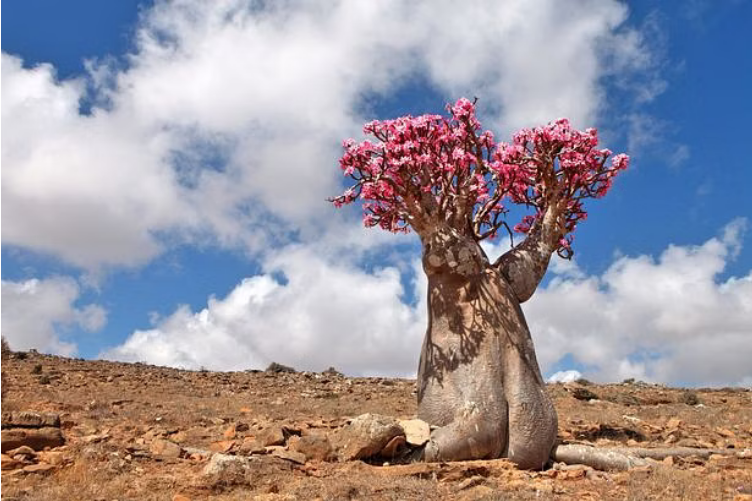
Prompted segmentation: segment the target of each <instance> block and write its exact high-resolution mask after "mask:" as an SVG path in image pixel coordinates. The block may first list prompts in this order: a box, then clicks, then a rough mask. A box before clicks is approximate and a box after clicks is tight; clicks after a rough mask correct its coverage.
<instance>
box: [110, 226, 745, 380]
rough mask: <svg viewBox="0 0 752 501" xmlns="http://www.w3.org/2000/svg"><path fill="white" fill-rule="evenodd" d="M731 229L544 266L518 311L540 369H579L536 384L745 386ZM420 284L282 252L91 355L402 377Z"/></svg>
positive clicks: (740, 288)
mask: <svg viewBox="0 0 752 501" xmlns="http://www.w3.org/2000/svg"><path fill="white" fill-rule="evenodd" d="M745 225H746V222H745V220H737V221H734V222H732V223H731V224H729V225H728V226H727V227H726V228H725V229H724V231H723V232H722V234H721V236H720V237H717V238H711V239H709V240H708V241H706V242H705V243H703V244H702V245H697V246H692V245H688V246H675V245H671V246H669V247H668V248H667V249H666V250H665V251H664V252H663V253H662V254H661V255H660V256H659V257H658V258H657V259H655V258H653V257H651V256H645V255H643V256H634V257H629V256H624V257H620V258H617V259H616V260H615V262H614V263H613V264H612V265H611V266H610V267H609V268H608V269H607V270H606V271H605V272H604V273H603V274H601V275H588V274H586V273H585V272H583V271H582V270H580V269H579V268H578V267H577V266H576V264H572V263H568V262H567V263H568V264H562V263H560V262H557V261H554V264H553V266H552V267H551V273H552V274H553V278H552V280H551V281H550V282H549V283H548V285H547V286H546V287H543V288H541V289H539V290H538V291H537V292H536V294H535V296H533V299H531V300H530V301H529V302H527V303H525V304H524V305H523V308H524V310H525V313H526V316H527V319H528V322H529V324H530V328H531V331H532V334H533V338H534V341H535V344H536V346H537V349H538V360H539V361H540V363H541V369H542V371H543V372H544V373H548V372H550V370H551V368H552V367H554V366H556V365H558V366H561V363H562V362H563V360H565V359H570V360H572V361H573V362H574V363H576V364H578V369H579V370H574V369H569V370H562V371H559V372H557V373H555V374H554V375H552V376H551V378H550V379H549V380H551V381H562V382H566V381H569V380H572V379H577V378H579V377H581V376H583V375H584V376H585V377H588V378H592V379H596V380H600V381H620V380H622V379H625V378H628V377H635V378H639V379H643V380H652V381H660V382H666V383H673V384H687V385H726V384H743V382H744V381H748V380H749V378H750V377H752V374H751V373H750V371H749V363H748V360H749V359H750V357H752V345H750V335H752V324H751V323H750V318H752V274H748V275H746V276H744V277H729V278H726V279H725V280H722V281H720V280H718V276H719V274H721V273H722V272H723V270H724V267H725V265H726V264H727V263H728V262H729V261H730V260H731V259H733V258H734V255H735V254H736V253H738V252H739V250H740V245H741V241H742V235H743V230H744V228H745ZM488 250H490V251H495V250H498V249H495V248H493V247H489V249H488ZM401 259H404V257H402V258H401ZM406 283H407V284H409V288H410V289H409V290H408V289H406V287H405V285H404V284H406ZM425 288H426V282H425V278H424V275H423V272H422V270H421V269H420V266H419V263H417V262H415V261H413V264H412V266H411V267H410V268H409V269H403V270H401V271H400V270H398V269H397V268H395V267H385V268H377V269H373V270H371V271H364V269H363V267H362V266H361V265H358V263H357V262H355V261H354V260H352V259H348V258H347V255H346V254H345V258H344V259H343V260H339V261H333V260H330V259H327V258H326V257H325V255H324V253H322V252H320V249H316V248H315V246H313V247H312V246H295V247H289V248H287V249H286V250H284V251H283V252H281V253H280V254H278V255H277V256H276V257H274V258H272V259H269V260H268V261H267V262H266V263H265V266H264V273H263V274H260V275H257V276H254V277H250V278H247V279H245V280H243V281H242V282H241V283H240V284H239V285H238V286H237V287H236V288H235V289H234V290H233V291H232V292H231V293H230V294H228V295H227V296H226V297H224V298H220V299H217V298H213V297H212V298H210V300H209V302H208V304H207V307H206V308H204V309H203V310H201V311H198V312H193V311H191V310H190V309H189V308H187V307H184V306H183V307H180V308H178V309H177V311H175V313H174V314H173V315H171V316H169V317H168V318H166V319H164V320H161V321H160V322H158V324H157V325H156V326H155V327H154V328H153V329H150V330H144V331H136V332H134V333H133V334H132V335H131V336H130V338H129V339H128V340H127V341H126V342H125V343H123V344H122V345H120V346H118V347H116V348H114V349H112V350H110V351H108V352H107V353H105V354H104V356H106V357H108V358H115V359H120V360H130V361H136V360H144V361H148V362H151V363H158V364H166V365H177V366H184V367H200V366H205V367H211V368H217V369H220V368H221V369H244V368H263V367H264V366H266V365H267V364H268V363H269V362H271V361H278V362H282V363H286V364H291V365H293V366H295V367H298V368H300V369H309V370H321V369H322V368H325V367H328V366H330V365H334V366H336V367H337V368H338V369H340V370H344V371H345V372H348V373H350V374H364V373H365V374H373V373H378V374H400V375H414V374H415V370H416V367H417V360H418V356H419V352H420V341H421V338H422V336H423V334H424V331H425V325H426V316H425V312H426V304H425ZM408 293H409V294H408ZM408 297H409V298H417V299H415V300H408Z"/></svg>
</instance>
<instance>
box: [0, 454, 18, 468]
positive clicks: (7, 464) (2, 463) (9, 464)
mask: <svg viewBox="0 0 752 501" xmlns="http://www.w3.org/2000/svg"><path fill="white" fill-rule="evenodd" d="M0 458H2V459H1V460H0V467H1V469H2V470H3V471H7V470H15V469H16V468H19V467H21V466H23V463H21V461H17V460H15V459H13V458H12V457H10V456H8V455H7V454H3V455H2V456H0Z"/></svg>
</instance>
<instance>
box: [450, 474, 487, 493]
mask: <svg viewBox="0 0 752 501" xmlns="http://www.w3.org/2000/svg"><path fill="white" fill-rule="evenodd" d="M485 481H486V479H485V478H483V477H481V476H480V475H475V476H473V477H470V478H466V479H465V480H463V481H462V482H460V483H459V484H458V485H457V490H458V491H464V490H465V489H470V488H472V487H475V486H478V485H480V484H482V483H483V482H485Z"/></svg>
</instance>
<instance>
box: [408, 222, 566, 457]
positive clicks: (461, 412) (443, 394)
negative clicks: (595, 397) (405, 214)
mask: <svg viewBox="0 0 752 501" xmlns="http://www.w3.org/2000/svg"><path fill="white" fill-rule="evenodd" d="M422 237H423V236H422ZM422 241H423V267H424V270H425V272H426V274H427V276H428V329H427V332H426V337H425V341H424V344H423V349H422V352H421V360H420V368H419V372H418V417H419V418H420V419H423V420H424V421H427V422H428V423H430V424H431V425H434V426H438V429H436V430H434V432H433V433H432V435H431V440H430V441H429V443H428V444H427V445H426V447H425V449H424V459H425V460H427V461H451V460H463V459H486V458H500V457H505V458H509V459H510V460H512V461H513V462H515V463H517V465H518V466H519V467H521V468H530V469H540V468H542V467H543V466H544V465H545V464H546V462H547V461H548V460H549V457H550V455H551V451H552V449H553V447H554V443H555V440H556V433H557V417H556V411H555V409H554V406H553V404H552V402H551V400H550V398H549V397H548V394H547V393H546V389H545V384H544V381H543V378H542V376H541V373H540V369H539V367H538V362H537V360H536V357H535V349H534V347H533V342H532V339H531V337H530V332H529V330H528V327H527V324H526V322H525V318H524V316H523V314H522V310H521V308H520V301H519V299H518V295H517V294H516V293H515V291H514V289H513V287H512V285H511V284H510V283H509V281H508V280H507V278H506V277H505V276H504V274H503V273H502V272H501V271H500V270H499V268H498V267H497V266H492V265H491V264H490V263H489V262H488V259H487V257H486V256H485V254H484V253H483V251H482V249H481V248H480V246H479V245H478V243H477V242H475V241H474V240H473V239H472V238H469V237H466V236H465V235H463V234H461V233H459V232H458V231H457V230H454V229H452V228H440V229H438V230H436V231H434V232H432V233H431V234H429V235H426V236H425V237H423V238H422Z"/></svg>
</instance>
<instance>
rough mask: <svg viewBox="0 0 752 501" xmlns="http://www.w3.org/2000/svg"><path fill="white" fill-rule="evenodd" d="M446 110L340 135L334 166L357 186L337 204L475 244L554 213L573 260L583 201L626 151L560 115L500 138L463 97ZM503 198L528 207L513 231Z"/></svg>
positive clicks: (403, 227) (562, 245) (602, 188)
mask: <svg viewBox="0 0 752 501" xmlns="http://www.w3.org/2000/svg"><path fill="white" fill-rule="evenodd" d="M447 111H448V116H441V115H430V114H429V115H421V116H417V117H412V116H409V115H408V116H404V117H400V118H396V119H393V120H383V121H379V120H374V121H372V122H369V123H367V124H366V125H365V126H364V128H363V132H364V134H366V136H370V138H369V139H366V140H364V141H362V142H357V141H355V140H353V139H348V140H345V141H344V142H343V147H344V150H345V151H344V154H343V155H342V157H341V159H340V166H341V168H342V170H343V171H344V174H345V175H346V176H348V177H349V178H351V179H352V180H353V181H354V184H353V185H352V186H350V187H349V188H348V189H347V190H346V191H345V192H344V193H343V194H342V195H339V196H337V197H334V198H332V199H331V201H332V202H333V203H334V204H335V206H337V207H340V206H342V205H343V204H349V203H352V202H355V201H356V200H362V201H363V212H364V214H363V222H364V224H365V225H366V226H368V227H372V226H379V227H381V228H383V229H386V230H389V231H392V232H408V231H410V229H413V230H415V231H416V232H417V233H418V234H420V235H424V234H427V233H430V232H431V231H432V230H433V229H436V228H437V227H439V226H442V225H448V226H450V227H452V228H454V229H455V230H457V231H460V232H461V233H462V234H464V235H465V236H467V237H470V238H473V239H475V240H476V241H481V240H484V239H486V238H494V237H496V236H497V234H498V233H499V231H500V230H501V231H506V232H508V233H509V234H510V235H511V234H512V233H513V232H517V233H523V234H529V233H530V232H532V231H534V230H535V229H536V227H537V226H538V225H539V224H540V222H541V220H542V218H543V215H544V214H546V213H547V212H549V211H551V212H553V217H554V218H555V220H556V225H557V229H558V235H559V237H560V238H559V240H558V247H557V249H556V250H557V252H558V253H559V255H561V256H563V257H571V255H572V248H571V244H572V240H573V235H572V233H573V232H574V231H575V228H576V227H577V224H578V223H579V222H580V221H582V220H584V219H585V218H586V217H587V212H586V210H585V208H584V206H583V200H585V199H587V198H600V197H603V196H604V195H605V194H606V193H607V192H608V190H609V189H610V188H611V185H612V182H613V178H614V176H616V174H618V173H619V171H621V170H623V169H626V168H627V166H628V164H629V157H627V155H625V154H618V155H613V156H612V152H611V151H610V150H608V149H605V148H603V149H599V148H598V147H597V146H598V132H597V130H596V129H594V128H589V129H585V130H584V131H579V130H577V129H574V128H573V127H572V126H571V125H570V123H569V120H567V119H566V118H562V119H559V120H556V121H554V122H551V123H549V124H548V125H544V126H539V127H535V128H533V129H527V128H525V129H522V130H520V131H518V132H517V133H516V134H514V135H513V137H512V141H511V142H510V143H505V142H499V143H497V142H496V140H495V138H494V135H493V133H492V132H490V131H488V130H486V131H482V132H481V130H482V128H481V124H480V122H479V121H478V119H477V118H476V113H475V111H476V110H475V103H474V102H471V101H469V100H468V99H466V98H461V99H459V100H458V101H457V102H456V103H455V104H454V105H450V106H447ZM374 140H375V141H374ZM609 158H610V161H608V160H609ZM509 203H512V204H522V205H524V206H527V207H528V208H530V209H531V213H530V214H528V215H526V216H524V217H523V218H522V220H521V221H519V222H517V223H516V224H514V226H513V227H512V228H510V225H509V222H508V221H507V216H508V213H509V209H508V205H507V204H509Z"/></svg>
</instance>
